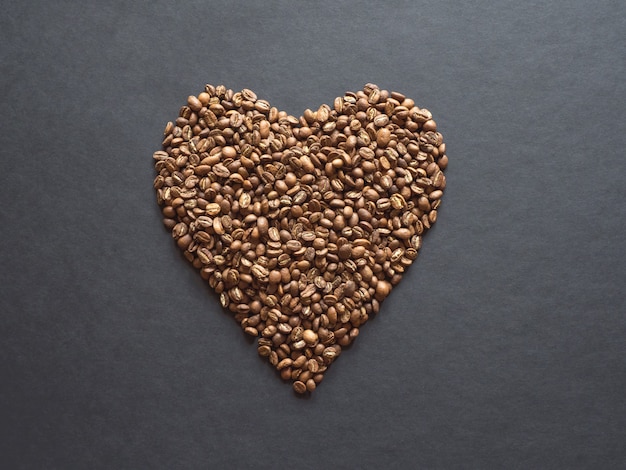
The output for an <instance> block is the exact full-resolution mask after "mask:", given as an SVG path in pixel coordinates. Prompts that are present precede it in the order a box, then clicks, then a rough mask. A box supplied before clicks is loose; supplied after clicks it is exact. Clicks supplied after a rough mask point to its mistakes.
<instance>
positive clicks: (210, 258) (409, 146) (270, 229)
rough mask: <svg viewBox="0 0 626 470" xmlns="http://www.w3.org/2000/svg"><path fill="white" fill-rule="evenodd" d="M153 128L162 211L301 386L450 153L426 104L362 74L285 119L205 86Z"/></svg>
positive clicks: (397, 256)
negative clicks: (349, 88) (359, 80)
mask: <svg viewBox="0 0 626 470" xmlns="http://www.w3.org/2000/svg"><path fill="white" fill-rule="evenodd" d="M164 136H165V137H164V140H163V143H162V150H158V151H157V152H155V153H154V160H155V169H156V172H157V176H156V178H155V180H154V188H155V190H156V192H157V201H158V204H159V205H160V206H161V208H162V213H163V217H164V219H163V223H164V224H165V226H166V227H167V228H168V229H169V230H171V233H172V236H173V238H174V239H175V241H176V243H177V245H178V247H179V248H180V249H181V250H182V251H183V253H184V256H185V258H186V259H187V260H189V261H190V262H191V263H192V264H193V266H194V267H195V268H197V269H198V270H199V271H200V275H201V276H202V278H203V279H205V280H206V281H207V282H208V283H209V285H210V286H211V288H212V289H214V290H215V292H216V293H217V294H218V295H219V299H220V303H221V304H222V306H223V307H224V308H225V309H228V310H229V311H230V312H232V313H233V315H234V318H235V320H236V321H237V322H238V323H239V324H240V325H241V327H242V328H243V330H244V331H245V333H247V334H249V335H251V336H254V337H257V338H258V347H257V350H258V353H259V354H260V355H261V356H263V357H266V358H267V359H268V360H269V362H270V364H271V365H272V366H274V367H275V368H276V369H277V370H278V373H279V375H280V376H281V377H282V378H283V379H284V380H287V381H291V382H292V385H293V389H294V390H295V391H296V392H298V393H306V392H312V391H313V390H315V388H316V387H317V386H318V385H319V383H320V382H321V381H322V379H323V377H324V374H325V373H326V371H327V370H328V368H329V366H330V365H331V364H332V363H333V361H334V360H335V359H336V358H337V357H338V356H339V355H340V354H341V352H342V351H343V349H344V348H345V347H346V346H348V345H349V344H350V343H351V342H352V341H354V339H355V338H356V337H357V336H358V334H359V328H361V327H362V326H363V325H364V324H365V323H366V322H367V320H368V319H369V318H370V316H371V315H373V314H376V313H378V311H379V309H380V303H381V302H382V301H383V300H384V299H385V298H386V297H387V296H388V295H389V294H390V292H391V290H392V289H393V286H395V285H397V284H398V283H399V282H400V280H401V279H402V275H403V273H404V272H405V270H406V269H407V268H408V267H409V266H410V265H411V263H412V262H413V261H414V260H415V259H416V257H417V255H418V252H419V249H420V247H421V245H422V237H423V235H424V233H425V232H426V231H427V230H428V229H429V228H430V227H431V226H432V225H433V224H434V223H435V222H436V220H437V209H438V207H439V205H440V204H441V198H442V195H443V190H444V188H445V182H446V180H445V177H444V173H443V171H444V170H445V168H446V166H447V163H448V157H447V155H446V148H445V143H443V138H442V135H441V133H439V132H438V131H437V125H436V123H435V121H434V120H433V119H432V115H431V113H430V112H429V111H428V110H426V109H423V108H419V107H417V106H416V105H415V103H414V101H413V100H412V99H410V98H407V97H405V96H404V95H403V94H401V93H397V92H388V91H386V90H381V89H379V88H378V87H377V86H375V85H372V84H367V85H365V86H364V87H363V89H362V90H360V91H358V92H347V93H346V94H345V95H344V96H342V97H338V98H336V99H335V100H334V103H333V105H332V106H329V105H325V104H323V105H321V106H320V107H319V108H318V109H317V110H316V111H312V110H309V109H307V110H306V111H304V113H303V115H302V116H301V117H300V118H296V117H294V116H290V115H288V114H287V113H285V112H284V111H279V110H278V109H277V108H276V107H273V106H271V105H270V104H269V103H268V102H267V101H266V100H262V99H258V98H257V96H256V94H255V93H254V92H252V91H251V90H248V89H244V90H242V91H241V92H233V91H232V90H230V89H227V88H226V87H225V86H221V85H220V86H212V85H206V87H205V90H204V91H203V92H202V93H200V94H199V95H198V96H190V97H189V98H188V100H187V104H186V105H184V106H182V107H181V109H180V112H179V116H178V117H177V118H176V120H175V121H172V122H168V123H167V125H166V128H165V132H164Z"/></svg>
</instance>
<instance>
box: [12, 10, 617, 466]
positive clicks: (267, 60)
mask: <svg viewBox="0 0 626 470" xmlns="http://www.w3.org/2000/svg"><path fill="white" fill-rule="evenodd" d="M625 30H626V7H625V4H624V2H622V1H617V0H616V1H607V0H600V1H596V2H592V3H589V2H583V1H567V2H552V3H550V2H538V1H529V2H518V1H512V0H506V1H495V0H492V1H470V2H456V1H452V0H450V1H448V0H446V1H438V2H408V1H407V2H401V1H392V2H374V1H364V2H289V1H272V2H230V1H229V2H226V1H224V2H216V1H212V2H211V1H207V2H174V1H169V2H164V1H153V2H122V1H116V2H79V1H56V2H34V1H31V2H28V1H26V2H17V3H16V2H11V3H10V2H7V1H3V2H2V15H1V19H0V62H1V65H0V67H1V69H0V70H1V74H0V77H1V78H0V86H1V88H0V90H1V92H2V99H1V101H0V110H1V116H2V132H1V133H0V149H1V151H2V160H1V164H2V169H1V176H0V198H1V204H0V222H1V224H2V225H1V226H2V232H1V233H2V238H1V241H2V244H1V247H0V266H1V267H0V312H1V315H2V321H1V325H0V328H1V330H0V331H1V335H2V336H1V342H0V354H1V355H0V361H1V362H0V366H1V369H0V372H1V377H0V387H1V388H0V411H1V415H0V431H1V432H2V434H1V435H0V459H1V462H0V467H2V468H7V469H13V468H20V469H21V468H25V469H31V468H41V469H43V468H45V469H57V468H58V469H74V468H85V469H86V468H89V469H98V468H110V469H139V468H151V469H152V468H164V469H165V468H167V469H170V468H225V469H231V468H232V469H244V468H255V469H256V468H261V469H270V468H271V469H277V468H297V469H303V470H304V469H314V468H346V469H352V468H355V469H356V468H362V469H370V468H372V469H374V468H389V469H406V468H429V469H439V468H441V469H448V468H520V469H527V468H533V469H535V468H536V469H540V468H568V469H570V468H590V469H591V468H594V469H595V468H603V469H609V468H614V469H617V468H626V446H625V442H626V431H625V428H626V399H625V396H624V388H625V387H626V320H625V318H624V313H625V312H626V305H625V301H624V299H625V297H624V293H623V291H622V289H623V284H625V281H626V269H625V266H624V254H625V253H626V243H625V237H624V228H625V224H624V221H625V220H626V219H625V216H626V211H625V209H624V203H625V200H626V197H625V196H626V184H625V182H624V177H625V171H624V170H626V165H625V164H624V148H625V147H626V126H625V124H624V123H625V118H624V115H625V112H626V106H625V104H624V103H625V102H626V86H625V83H626V81H625V79H624V76H625V73H626V63H625V57H626V56H625V53H624V51H625V46H626V44H625V43H626V41H625V39H624V31H625ZM366 82H373V83H377V84H378V85H379V86H381V87H383V88H386V89H389V90H397V91H401V92H403V93H405V94H407V95H408V96H410V97H412V98H414V99H415V100H416V102H417V103H418V105H420V106H422V107H426V108H428V109H430V110H431V111H432V112H433V114H434V115H435V118H436V120H437V122H438V124H439V129H440V130H441V131H442V133H443V134H444V138H445V141H446V143H447V145H448V155H449V158H450V166H449V168H448V171H447V177H448V189H447V192H446V195H445V197H444V203H443V205H442V208H441V211H440V213H439V221H438V222H437V226H436V227H435V228H434V229H433V230H432V231H431V232H430V233H429V234H428V235H427V236H426V238H425V243H424V248H423V250H422V252H421V255H420V257H419V258H418V260H417V262H416V263H415V264H414V265H413V266H412V268H411V269H410V270H409V272H408V274H407V275H406V277H405V279H404V280H403V282H402V283H401V285H400V286H399V287H398V288H397V289H396V290H395V291H394V292H393V294H392V295H391V297H390V298H389V299H388V300H387V301H386V302H385V303H384V304H383V308H382V311H381V313H380V315H379V316H378V317H377V318H376V319H374V320H372V321H371V322H370V323H368V325H367V326H366V327H364V328H363V329H362V334H361V336H360V337H359V339H358V341H357V342H356V343H355V345H354V347H352V348H351V349H350V350H349V351H348V352H346V353H345V354H344V355H342V357H341V358H340V360H338V361H337V362H336V363H335V364H334V365H333V367H332V368H331V369H330V371H329V373H328V374H327V375H326V379H325V381H324V383H323V384H322V385H321V386H320V387H319V388H318V390H317V391H316V392H315V394H314V395H313V396H312V397H311V398H309V399H299V398H297V397H296V396H295V395H294V394H293V393H292V391H291V389H290V387H289V386H288V385H286V384H283V383H282V382H281V381H280V380H279V379H278V378H277V376H276V374H275V373H274V371H273V370H272V369H271V368H270V367H269V366H267V365H266V364H265V363H264V362H263V360H261V359H260V358H258V357H257V354H256V349H255V347H254V346H253V345H252V344H251V343H250V342H249V341H247V340H246V338H244V335H243V334H242V332H241V331H240V329H239V328H238V326H237V325H236V323H235V322H234V321H233V320H232V319H231V318H230V317H229V316H228V315H227V314H225V313H223V312H221V310H220V309H219V308H218V306H217V302H216V297H215V295H213V294H212V293H211V292H210V290H209V288H208V286H206V285H205V284H204V283H203V282H202V280H201V279H200V277H199V275H198V274H197V272H196V271H195V270H194V269H193V268H192V267H191V266H190V265H188V264H187V263H186V262H185V261H184V260H183V259H182V257H181V256H180V254H179V252H178V249H177V248H176V246H175V244H174V243H173V241H172V240H171V237H170V236H169V234H168V233H167V232H166V230H165V229H164V228H163V227H162V226H161V222H160V214H159V210H158V208H157V206H156V199H155V195H154V191H153V189H152V180H153V177H154V173H153V161H152V153H153V151H155V150H157V149H158V148H159V145H160V142H161V137H162V130H163V127H164V125H165V123H166V122H167V121H168V120H171V119H174V118H175V117H176V115H177V112H178V109H179V107H180V106H181V105H182V104H183V103H184V102H185V100H186V98H187V96H188V95H190V94H197V93H199V92H200V91H201V90H202V89H203V86H204V84H205V83H213V84H220V83H223V84H225V85H227V86H228V87H229V88H233V89H235V90H240V89H241V88H244V87H247V88H251V89H253V90H254V91H255V92H256V93H257V94H258V95H259V96H260V97H262V98H265V99H268V100H269V101H270V102H271V103H272V104H274V105H276V106H278V107H279V108H282V109H285V110H287V111H288V112H290V113H292V114H295V115H299V114H300V113H301V112H302V111H303V110H304V109H305V108H307V107H311V108H313V107H317V106H319V104H321V103H324V102H326V103H331V102H332V100H333V98H334V97H335V96H339V95H342V94H343V93H344V92H345V91H347V90H358V89H360V88H361V87H362V86H363V84H365V83H366Z"/></svg>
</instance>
